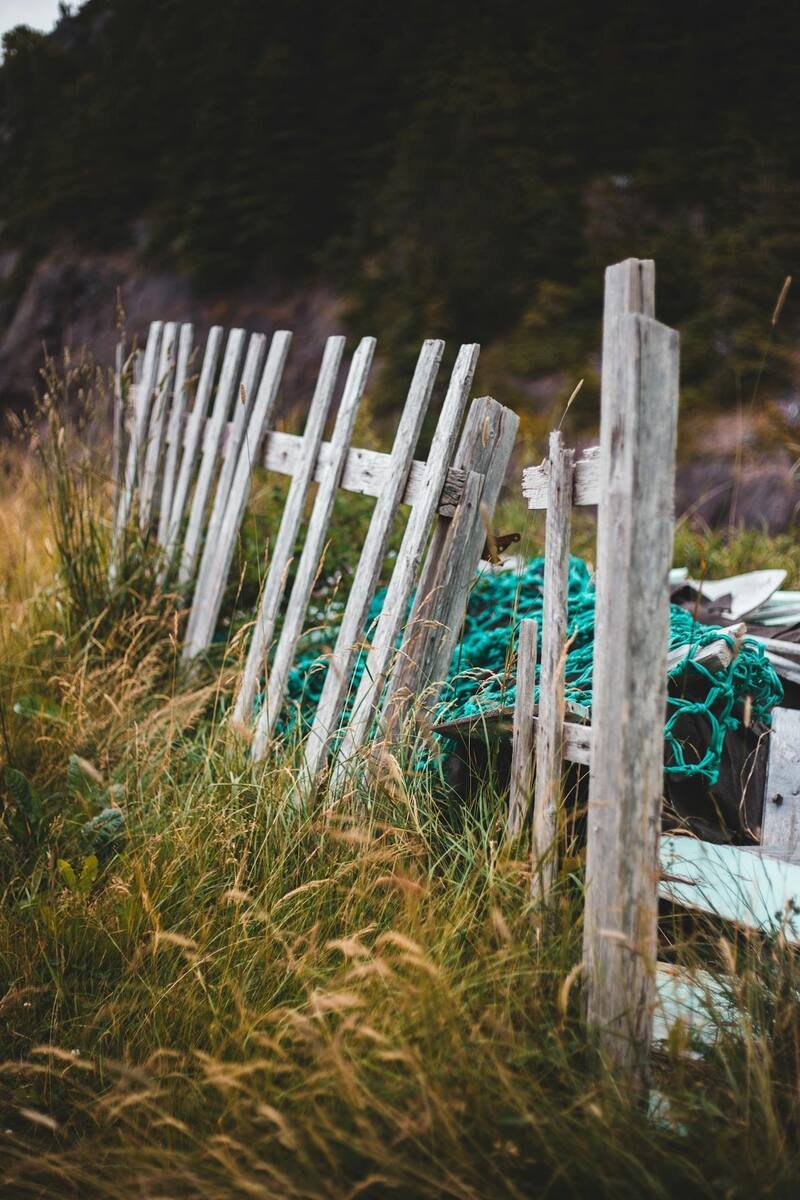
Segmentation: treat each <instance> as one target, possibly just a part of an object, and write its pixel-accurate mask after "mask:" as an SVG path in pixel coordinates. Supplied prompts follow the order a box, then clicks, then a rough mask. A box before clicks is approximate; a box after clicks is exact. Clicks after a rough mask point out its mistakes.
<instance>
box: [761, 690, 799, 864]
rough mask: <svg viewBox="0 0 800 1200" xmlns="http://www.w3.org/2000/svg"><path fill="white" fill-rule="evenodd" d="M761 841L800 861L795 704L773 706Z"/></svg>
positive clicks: (768, 848) (771, 850) (780, 855)
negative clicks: (783, 706)
mask: <svg viewBox="0 0 800 1200" xmlns="http://www.w3.org/2000/svg"><path fill="white" fill-rule="evenodd" d="M761 845H762V847H763V848H764V850H766V851H768V852H769V853H770V854H774V855H776V857H778V858H785V859H787V860H788V861H789V862H796V863H800V711H798V710H797V709H794V708H774V709H773V710H772V729H771V730H770V735H769V758H768V760H767V783H766V788H765V791H764V817H763V821H762V824H761Z"/></svg>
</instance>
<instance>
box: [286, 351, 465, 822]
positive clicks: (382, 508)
mask: <svg viewBox="0 0 800 1200" xmlns="http://www.w3.org/2000/svg"><path fill="white" fill-rule="evenodd" d="M443 351H444V342H442V341H438V340H434V339H430V340H428V341H425V342H423V345H422V350H421V351H420V355H419V358H418V359H417V365H416V368H415V370H414V376H413V378H412V380H411V386H410V388H409V391H408V396H407V397H406V402H405V405H404V407H403V411H402V413H401V416H400V421H399V423H398V426H397V432H396V434H395V438H394V444H393V446H392V454H391V458H392V469H391V472H390V476H389V480H388V482H387V486H386V488H385V489H384V491H383V492H382V493H381V494H380V496H379V497H378V499H377V501H376V502H375V508H374V510H373V513H372V519H371V520H370V523H369V528H368V530H367V536H366V538H365V539H364V546H363V549H362V551H361V557H360V558H359V560H358V566H357V568H356V573H355V577H354V578H353V583H352V586H351V588H350V595H349V596H348V598H347V603H346V605H345V610H344V613H343V615H342V623H341V625H340V627H339V634H338V637H337V639H336V645H335V646H334V649H333V654H332V655H331V657H330V661H329V663H328V671H327V674H326V676H325V682H324V684H323V686H322V695H321V696H320V699H319V704H318V705H317V711H316V713H315V714H314V720H313V722H312V725H311V729H310V731H309V734H308V737H307V739H306V745H305V753H304V757H303V769H302V773H301V779H300V783H299V790H300V795H301V798H303V799H308V797H309V796H310V795H311V793H312V792H313V791H314V789H315V787H316V783H317V779H318V777H319V775H320V772H321V771H322V769H323V767H324V766H325V763H326V760H327V756H328V748H329V745H330V741H331V738H333V737H334V735H335V734H336V731H337V728H338V722H339V718H340V716H341V713H342V709H343V707H344V703H345V700H346V697H347V692H348V689H349V687H350V678H351V675H352V671H353V666H354V664H355V660H356V656H357V654H358V652H359V649H360V646H361V640H362V638H363V635H364V626H365V623H366V619H367V614H368V612H369V606H370V603H371V601H372V597H373V594H374V592H375V587H376V585H377V582H378V578H379V576H380V572H381V567H382V566H383V560H384V558H385V557H386V548H387V545H388V542H389V535H390V533H391V529H392V524H393V522H394V520H395V517H396V515H397V508H398V505H399V502H400V498H401V496H402V495H403V492H404V491H405V486H406V481H407V479H408V472H409V470H410V469H411V463H412V461H413V458H414V447H415V446H416V444H417V439H418V438H419V434H420V431H421V429H422V423H423V421H424V420H425V413H426V412H427V409H428V404H429V402H430V398H431V393H432V391H433V385H434V383H435V381H436V375H437V373H438V370H439V364H440V363H441V361H442V353H443ZM412 511H413V510H412Z"/></svg>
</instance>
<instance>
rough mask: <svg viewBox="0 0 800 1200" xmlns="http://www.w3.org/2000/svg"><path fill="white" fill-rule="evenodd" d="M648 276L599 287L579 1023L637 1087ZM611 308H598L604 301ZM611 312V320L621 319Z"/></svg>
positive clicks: (660, 560)
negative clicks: (583, 1005)
mask: <svg viewBox="0 0 800 1200" xmlns="http://www.w3.org/2000/svg"><path fill="white" fill-rule="evenodd" d="M648 276H649V279H650V283H651V284H652V271H651V268H650V267H648V265H647V264H639V263H636V262H635V260H634V261H632V262H631V261H629V262H628V263H622V264H618V265H617V266H616V267H610V268H609V270H608V272H607V274H606V322H605V328H604V337H603V381H602V406H601V431H600V464H601V465H600V504H599V512H598V538H597V601H596V618H595V655H594V673H593V697H594V698H593V704H592V728H593V741H592V759H591V770H590V783H589V821H588V839H587V864H586V888H587V890H586V910H585V923H584V970H585V972H586V989H587V990H586V997H587V1017H588V1021H589V1024H590V1026H592V1027H593V1028H594V1029H595V1031H596V1033H597V1036H598V1041H599V1048H600V1050H601V1053H602V1054H603V1056H604V1058H605V1060H606V1061H607V1062H608V1063H609V1064H612V1065H614V1066H616V1067H618V1068H621V1069H623V1070H624V1071H626V1072H627V1073H628V1074H629V1076H630V1077H631V1079H632V1081H633V1082H634V1083H638V1084H640V1085H644V1084H645V1083H646V1080H647V1070H648V1062H649V1048H650V1030H651V1021H652V1010H653V1004H654V996H655V970H656V932H657V930H656V925H657V915H658V841H659V833H660V811H661V795H662V782H663V759H664V748H663V724H664V710H665V705H666V652H667V643H668V637H669V602H668V572H669V566H670V562H671V556H672V537H673V491H674V475H675V437H676V425H677V411H678V335H677V334H676V333H675V332H674V331H673V330H671V329H668V328H666V327H665V326H663V325H659V324H658V323H657V322H656V321H653V320H651V319H650V318H649V317H647V316H641V315H638V314H634V313H631V312H630V311H628V312H626V311H625V309H626V307H628V308H629V306H630V303H631V301H634V302H638V303H639V305H640V306H641V307H644V308H646V309H649V311H652V294H650V296H647V294H646V292H647V288H645V289H644V291H645V294H644V303H643V302H642V301H643V293H642V290H641V289H640V290H639V292H638V296H637V295H636V289H635V287H634V288H631V287H630V286H629V285H630V282H631V280H633V282H634V284H635V283H636V282H637V280H638V282H639V283H641V280H642V278H643V277H644V278H645V282H647V277H648ZM610 300H611V301H613V303H611V304H609V301H610ZM620 312H621V313H622V315H619V314H620Z"/></svg>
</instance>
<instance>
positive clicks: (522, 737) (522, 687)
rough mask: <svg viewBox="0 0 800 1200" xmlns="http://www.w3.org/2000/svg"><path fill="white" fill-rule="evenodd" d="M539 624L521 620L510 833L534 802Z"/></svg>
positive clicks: (509, 796) (521, 824) (515, 702)
mask: <svg viewBox="0 0 800 1200" xmlns="http://www.w3.org/2000/svg"><path fill="white" fill-rule="evenodd" d="M538 636H539V624H538V622H537V621H534V620H533V619H532V618H531V617H523V619H522V620H521V621H520V623H519V642H518V645H517V687H516V694H515V697H514V735H513V743H512V752H511V787H510V790H509V795H508V836H509V837H515V836H516V835H517V834H518V833H519V832H520V830H521V829H522V826H523V823H524V821H525V816H526V814H527V812H528V809H529V807H530V803H531V788H532V784H533V732H534V731H533V718H534V707H535V705H534V702H533V689H534V687H535V686H536V642H537V639H538Z"/></svg>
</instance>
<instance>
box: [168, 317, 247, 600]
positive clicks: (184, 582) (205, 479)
mask: <svg viewBox="0 0 800 1200" xmlns="http://www.w3.org/2000/svg"><path fill="white" fill-rule="evenodd" d="M244 339H245V333H244V330H243V329H232V330H231V331H230V333H229V334H228V343H227V345H226V347H225V357H224V358H223V360H222V371H221V372H220V377H219V384H218V385H217V394H216V397H215V399H214V408H213V411H212V413H211V419H210V420H209V421H208V422H206V424H205V427H204V435H203V448H202V456H201V459H200V469H199V471H198V472H197V482H196V484H195V488H194V495H193V497H192V506H191V509H190V510H189V522H188V525H187V526H186V536H185V538H184V540H183V552H182V553H181V561H180V567H179V569H178V583H179V585H180V586H181V587H184V588H185V587H187V586H188V584H189V583H190V582H191V580H192V576H193V575H194V569H195V566H196V565H197V556H198V553H199V551H200V540H201V538H202V535H203V526H204V524H205V518H206V504H207V503H208V497H209V493H210V491H211V484H212V482H213V479H214V472H215V470H216V467H217V459H218V454H219V443H220V437H221V435H222V430H223V428H224V426H225V422H226V420H227V417H228V410H229V408H230V407H231V399H232V397H233V396H234V395H235V394H236V385H237V383H238V381H239V370H240V368H241V365H242V354H243V353H244Z"/></svg>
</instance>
